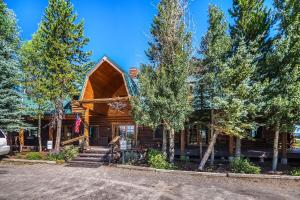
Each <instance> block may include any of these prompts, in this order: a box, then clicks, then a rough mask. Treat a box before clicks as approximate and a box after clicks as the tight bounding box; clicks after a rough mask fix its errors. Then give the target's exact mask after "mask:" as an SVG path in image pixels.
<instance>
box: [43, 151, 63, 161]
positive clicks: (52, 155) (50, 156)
mask: <svg viewBox="0 0 300 200" xmlns="http://www.w3.org/2000/svg"><path fill="white" fill-rule="evenodd" d="M46 159H47V160H51V161H57V160H65V158H64V155H63V154H62V152H50V153H48V155H47V158H46Z"/></svg>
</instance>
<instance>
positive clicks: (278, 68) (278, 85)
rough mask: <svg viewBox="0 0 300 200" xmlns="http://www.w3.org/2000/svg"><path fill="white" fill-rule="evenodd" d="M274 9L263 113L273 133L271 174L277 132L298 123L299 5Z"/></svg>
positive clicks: (282, 3) (279, 3) (284, 2)
mask: <svg viewBox="0 0 300 200" xmlns="http://www.w3.org/2000/svg"><path fill="white" fill-rule="evenodd" d="M275 6H276V15H277V17H278V18H277V19H278V20H279V27H278V35H277V39H276V41H275V42H274V48H273V51H271V52H270V53H269V55H268V59H267V61H268V65H267V66H268V76H267V78H266V79H267V80H268V83H269V84H268V87H266V89H265V102H266V103H265V107H264V109H263V110H264V111H265V115H266V116H267V119H268V121H267V123H268V125H269V127H272V128H273V129H274V131H275V137H274V148H273V163H272V171H276V169H277V162H278V140H279V133H280V131H285V132H286V131H292V128H293V126H294V124H295V123H298V122H299V120H300V118H299V113H300V109H299V108H300V81H299V77H300V64H299V63H300V62H299V61H300V60H299V59H300V52H299V48H300V5H299V2H298V1H293V0H291V1H290V0H276V1H275Z"/></svg>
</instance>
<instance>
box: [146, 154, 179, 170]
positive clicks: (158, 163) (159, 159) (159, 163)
mask: <svg viewBox="0 0 300 200" xmlns="http://www.w3.org/2000/svg"><path fill="white" fill-rule="evenodd" d="M147 157H148V164H149V165H150V167H153V168H156V169H172V168H173V165H172V164H170V163H168V162H167V158H166V156H164V155H163V154H162V153H161V152H160V151H158V150H155V149H151V150H149V152H148V154H147Z"/></svg>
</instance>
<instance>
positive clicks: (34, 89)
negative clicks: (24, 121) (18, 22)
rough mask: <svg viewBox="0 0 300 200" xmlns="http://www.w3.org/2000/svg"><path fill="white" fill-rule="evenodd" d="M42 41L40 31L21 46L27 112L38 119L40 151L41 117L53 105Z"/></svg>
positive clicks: (40, 144)
mask: <svg viewBox="0 0 300 200" xmlns="http://www.w3.org/2000/svg"><path fill="white" fill-rule="evenodd" d="M40 49H41V43H40V35H39V32H38V33H37V34H35V35H34V36H33V38H32V40H30V41H28V42H25V43H24V44H23V45H22V47H21V64H22V72H23V78H22V84H23V88H24V90H25V97H24V99H25V100H26V104H25V105H26V114H27V115H28V116H31V117H33V118H37V119H38V142H39V151H42V141H41V119H42V116H43V115H44V113H45V112H46V111H50V110H51V108H52V106H51V104H50V102H49V99H47V96H46V95H45V92H46V91H47V90H45V88H44V85H43V83H44V81H45V77H44V71H45V70H46V69H45V66H44V65H43V62H42V54H41V52H40Z"/></svg>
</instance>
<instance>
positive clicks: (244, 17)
mask: <svg viewBox="0 0 300 200" xmlns="http://www.w3.org/2000/svg"><path fill="white" fill-rule="evenodd" d="M229 13H230V15H231V17H232V18H233V19H234V23H233V24H232V25H231V26H230V35H231V38H232V41H233V46H232V53H233V54H234V53H235V51H236V50H237V49H238V48H239V46H238V45H239V44H241V43H243V42H245V43H246V45H250V43H252V44H256V45H257V46H256V47H255V51H256V52H252V54H257V58H256V59H257V60H258V63H257V64H258V67H257V68H256V72H255V73H257V75H256V76H255V77H253V78H255V79H256V80H261V78H262V77H264V76H265V73H266V70H265V69H266V67H265V66H266V54H267V52H269V51H270V48H271V43H272V40H271V38H270V37H269V33H270V28H271V26H272V25H273V22H274V20H273V17H272V16H271V10H270V9H268V8H267V7H266V6H265V5H264V0H233V6H232V9H230V10H229ZM241 40H243V41H241ZM260 77H261V78H260ZM240 152H241V141H240V138H239V137H237V138H236V156H237V157H240Z"/></svg>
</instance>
